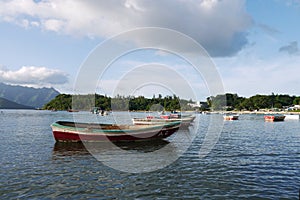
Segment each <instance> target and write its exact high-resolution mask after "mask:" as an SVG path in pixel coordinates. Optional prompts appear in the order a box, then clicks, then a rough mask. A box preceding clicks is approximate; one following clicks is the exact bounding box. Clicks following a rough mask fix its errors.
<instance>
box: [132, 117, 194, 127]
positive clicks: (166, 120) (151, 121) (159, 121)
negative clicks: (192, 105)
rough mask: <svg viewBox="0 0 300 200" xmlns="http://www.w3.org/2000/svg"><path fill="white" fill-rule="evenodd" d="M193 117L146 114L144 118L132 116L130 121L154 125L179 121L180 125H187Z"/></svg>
mask: <svg viewBox="0 0 300 200" xmlns="http://www.w3.org/2000/svg"><path fill="white" fill-rule="evenodd" d="M194 119H195V116H187V117H181V118H167V117H165V116H161V118H156V117H153V116H148V117H146V118H133V119H132V122H133V124H135V125H156V124H166V123H170V122H180V126H189V125H190V124H191V123H192V122H193V121H194Z"/></svg>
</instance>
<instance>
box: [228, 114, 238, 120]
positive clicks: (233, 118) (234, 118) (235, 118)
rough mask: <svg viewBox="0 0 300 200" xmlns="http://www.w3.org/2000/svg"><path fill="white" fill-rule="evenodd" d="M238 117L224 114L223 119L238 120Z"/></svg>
mask: <svg viewBox="0 0 300 200" xmlns="http://www.w3.org/2000/svg"><path fill="white" fill-rule="evenodd" d="M238 119H239V116H238V115H230V116H224V120H226V121H233V120H238Z"/></svg>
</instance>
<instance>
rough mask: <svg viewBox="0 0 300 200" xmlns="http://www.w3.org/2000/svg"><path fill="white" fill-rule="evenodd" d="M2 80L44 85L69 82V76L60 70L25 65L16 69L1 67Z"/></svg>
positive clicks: (0, 77) (0, 79)
mask: <svg viewBox="0 0 300 200" xmlns="http://www.w3.org/2000/svg"><path fill="white" fill-rule="evenodd" d="M0 82H5V83H9V84H19V85H30V86H35V87H44V86H52V85H60V84H65V83H67V82H68V78H67V74H66V73H64V72H62V71H60V70H56V69H49V68H46V67H35V66H23V67H21V68H20V69H19V70H16V71H12V70H8V69H5V68H0Z"/></svg>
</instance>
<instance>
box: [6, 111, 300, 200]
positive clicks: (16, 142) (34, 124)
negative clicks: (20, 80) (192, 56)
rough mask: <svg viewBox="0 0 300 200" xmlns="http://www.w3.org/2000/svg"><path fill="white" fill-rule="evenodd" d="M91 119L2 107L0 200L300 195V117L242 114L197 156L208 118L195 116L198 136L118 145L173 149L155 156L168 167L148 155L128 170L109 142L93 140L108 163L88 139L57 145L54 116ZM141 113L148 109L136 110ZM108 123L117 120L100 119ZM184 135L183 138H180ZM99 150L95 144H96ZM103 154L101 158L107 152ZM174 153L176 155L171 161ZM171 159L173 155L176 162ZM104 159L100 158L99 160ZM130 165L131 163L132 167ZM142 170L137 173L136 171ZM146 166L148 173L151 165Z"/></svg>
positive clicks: (133, 149)
mask: <svg viewBox="0 0 300 200" xmlns="http://www.w3.org/2000/svg"><path fill="white" fill-rule="evenodd" d="M74 115H76V119H82V121H93V120H95V116H94V115H92V114H90V113H87V112H86V113H84V112H79V113H68V112H50V111H25V110H2V111H0V121H1V128H0V138H1V140H0V144H1V147H0V154H1V157H0V160H1V165H0V172H1V176H0V199H52V198H55V199H87V198H91V199H298V197H299V189H300V122H299V120H290V121H287V120H286V121H285V122H276V123H271V122H264V119H263V116H262V115H241V116H240V120H238V121H231V122H225V123H224V127H223V130H222V132H221V134H220V136H219V138H218V140H217V143H216V144H215V146H214V147H213V148H212V150H211V152H210V153H209V154H208V155H207V156H206V157H204V158H201V157H199V150H200V148H201V145H202V144H203V140H204V138H205V134H206V131H207V129H208V126H209V125H210V126H213V124H210V123H209V122H210V118H211V117H214V116H210V115H198V116H197V120H196V122H195V123H197V124H194V125H193V126H194V127H196V126H198V127H197V132H196V135H194V136H195V137H194V136H193V135H189V134H190V133H189V130H181V131H179V132H178V133H177V134H176V135H180V134H181V135H182V136H184V137H190V141H191V142H190V144H189V146H188V148H187V150H186V151H184V150H182V149H181V146H184V145H186V140H182V141H181V140H178V139H177V140H173V139H172V137H171V138H169V139H166V141H163V142H152V143H149V142H148V143H129V144H126V143H125V144H118V146H119V147H120V148H121V149H123V150H124V151H126V152H128V154H133V155H137V157H138V156H139V155H142V154H143V155H144V154H145V153H148V152H155V151H157V150H159V149H162V148H164V147H165V146H168V148H166V149H165V150H164V151H162V152H161V154H159V155H157V156H158V158H159V159H160V163H164V161H166V167H163V168H160V169H157V170H154V171H153V169H154V168H153V166H151V165H153V162H152V161H153V160H152V161H150V160H149V159H145V161H144V162H143V163H140V164H137V165H138V166H136V169H138V170H139V169H141V166H142V167H143V168H146V169H147V167H148V168H149V169H151V170H150V172H143V173H128V172H126V171H127V170H126V167H128V166H127V164H126V163H128V158H126V156H124V157H122V156H119V157H118V158H117V161H116V160H114V163H113V165H114V166H116V165H118V166H119V167H120V168H122V169H124V170H122V171H120V170H117V169H115V168H113V167H109V166H108V165H107V162H106V161H108V160H110V158H109V156H107V155H111V156H114V155H113V153H111V151H113V150H111V149H110V148H105V144H103V145H102V146H101V148H98V147H99V144H92V145H91V146H90V147H89V149H90V148H93V149H96V150H98V153H99V152H100V151H101V152H106V154H105V155H106V158H104V157H103V159H106V160H104V162H102V161H99V158H96V157H95V156H93V155H92V154H91V153H90V151H89V150H87V149H86V147H85V145H83V144H71V145H70V144H56V143H55V141H54V139H53V136H52V132H51V128H50V124H51V123H53V122H54V121H57V120H73V118H74ZM115 115H116V116H117V118H118V122H120V121H121V122H123V123H130V122H131V121H130V119H129V118H128V117H127V114H126V113H116V114H115ZM133 115H135V116H143V115H144V113H134V114H133ZM97 120H100V121H101V122H111V121H113V120H115V119H114V117H112V116H111V115H110V116H105V117H98V118H97ZM179 138H180V137H179ZM97 148H98V149H97ZM101 152H100V154H99V155H102V154H101ZM173 155H179V156H180V157H179V158H178V159H174V162H171V163H168V162H167V160H169V159H171V157H172V156H173ZM173 158H174V157H172V159H173ZM100 160H101V158H100ZM131 167H132V166H131ZM138 170H137V171H138ZM146 171H147V170H146Z"/></svg>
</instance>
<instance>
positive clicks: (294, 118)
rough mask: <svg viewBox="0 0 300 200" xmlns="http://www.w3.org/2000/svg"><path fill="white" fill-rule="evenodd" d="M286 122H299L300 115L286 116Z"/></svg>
mask: <svg viewBox="0 0 300 200" xmlns="http://www.w3.org/2000/svg"><path fill="white" fill-rule="evenodd" d="M284 116H285V119H286V120H289V119H291V120H299V115H284Z"/></svg>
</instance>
